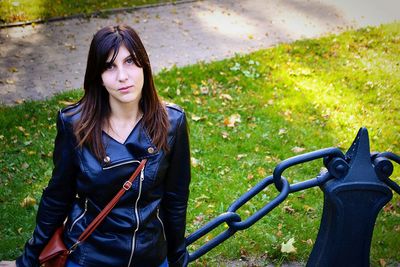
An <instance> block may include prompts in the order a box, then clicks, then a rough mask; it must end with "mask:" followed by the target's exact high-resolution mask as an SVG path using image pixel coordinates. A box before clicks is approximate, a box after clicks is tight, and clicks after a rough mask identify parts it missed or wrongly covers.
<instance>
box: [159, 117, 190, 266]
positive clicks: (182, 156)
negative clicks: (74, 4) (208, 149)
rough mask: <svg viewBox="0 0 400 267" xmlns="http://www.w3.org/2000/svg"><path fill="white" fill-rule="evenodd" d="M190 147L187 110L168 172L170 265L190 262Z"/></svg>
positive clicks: (164, 204)
mask: <svg viewBox="0 0 400 267" xmlns="http://www.w3.org/2000/svg"><path fill="white" fill-rule="evenodd" d="M189 183H190V149H189V137H188V131H187V125H186V117H185V114H184V113H183V114H182V117H181V118H180V122H179V124H178V127H177V130H176V134H175V140H174V142H173V146H172V147H171V161H170V166H169V169H168V172H167V177H166V184H165V194H164V198H163V200H162V208H163V211H164V224H165V228H166V229H165V234H166V237H167V243H168V262H169V264H170V266H186V265H187V260H188V259H187V257H188V254H187V251H186V243H185V227H186V209H187V203H188V198H189Z"/></svg>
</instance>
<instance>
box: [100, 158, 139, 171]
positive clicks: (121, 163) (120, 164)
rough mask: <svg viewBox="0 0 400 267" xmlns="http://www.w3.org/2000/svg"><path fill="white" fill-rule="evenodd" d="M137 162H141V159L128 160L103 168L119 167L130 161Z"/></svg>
mask: <svg viewBox="0 0 400 267" xmlns="http://www.w3.org/2000/svg"><path fill="white" fill-rule="evenodd" d="M135 162H136V163H140V161H138V160H128V161H124V162H120V163H116V164H114V165H110V166H106V167H103V170H109V169H112V168H115V167H119V166H122V165H126V164H130V163H135Z"/></svg>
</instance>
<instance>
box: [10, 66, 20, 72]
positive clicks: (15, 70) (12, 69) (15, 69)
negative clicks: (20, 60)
mask: <svg viewBox="0 0 400 267" xmlns="http://www.w3.org/2000/svg"><path fill="white" fill-rule="evenodd" d="M8 71H9V72H18V69H17V68H16V67H10V68H8Z"/></svg>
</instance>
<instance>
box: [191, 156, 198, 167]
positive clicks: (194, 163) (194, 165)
mask: <svg viewBox="0 0 400 267" xmlns="http://www.w3.org/2000/svg"><path fill="white" fill-rule="evenodd" d="M190 162H191V163H192V166H193V167H194V168H196V167H197V166H199V165H200V160H198V159H196V158H194V157H191V158H190Z"/></svg>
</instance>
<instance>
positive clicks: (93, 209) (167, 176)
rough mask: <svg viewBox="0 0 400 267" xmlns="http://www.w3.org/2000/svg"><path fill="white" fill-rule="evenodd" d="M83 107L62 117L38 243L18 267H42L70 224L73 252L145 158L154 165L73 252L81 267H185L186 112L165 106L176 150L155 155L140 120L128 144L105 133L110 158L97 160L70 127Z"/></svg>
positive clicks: (34, 238) (35, 236)
mask: <svg viewBox="0 0 400 267" xmlns="http://www.w3.org/2000/svg"><path fill="white" fill-rule="evenodd" d="M77 108H79V106H77V105H76V106H72V107H68V108H66V109H63V110H61V111H60V112H59V115H58V120H57V130H58V133H57V137H56V140H55V149H54V156H53V157H54V166H55V168H54V170H53V174H52V178H51V180H50V181H49V184H48V187H47V188H46V189H45V190H44V191H43V196H42V199H41V202H40V205H39V210H38V214H37V219H36V221H37V222H36V223H37V225H36V228H35V230H34V233H33V236H32V238H31V239H30V240H29V241H28V242H27V243H26V245H25V249H24V252H23V254H22V255H21V256H20V257H19V258H18V259H17V266H38V256H39V254H40V252H41V250H42V249H43V247H44V245H45V244H46V243H47V242H48V240H49V238H50V236H51V235H52V233H53V232H54V231H55V229H56V228H57V226H59V225H61V224H62V223H63V221H64V220H65V218H68V219H67V221H66V224H65V227H66V228H65V229H66V230H65V232H64V241H65V244H66V246H67V247H70V246H72V245H73V244H74V242H75V241H76V239H77V238H78V237H79V235H80V234H81V233H82V232H83V231H84V229H85V228H86V227H87V226H88V225H89V224H90V222H91V221H92V220H93V219H94V218H95V217H96V215H97V214H98V213H99V212H100V211H101V210H102V209H103V207H104V206H105V205H107V203H108V202H109V201H110V200H111V199H112V198H113V196H114V195H115V194H116V193H117V192H118V190H119V189H120V188H121V187H122V185H123V184H124V182H125V181H126V180H127V179H129V176H130V175H131V174H132V173H133V171H134V170H135V169H136V167H137V166H138V165H139V161H140V160H141V159H144V158H147V159H148V161H147V163H146V166H145V168H144V171H143V172H142V173H141V176H140V179H139V177H138V178H137V179H136V180H135V181H134V183H133V186H132V187H131V189H129V190H128V191H127V192H126V193H125V194H124V195H123V197H122V198H121V199H120V200H119V202H118V203H117V205H116V206H115V207H114V208H113V209H112V210H111V212H110V213H109V215H108V216H107V217H106V219H105V220H104V221H103V222H102V224H100V226H99V227H98V228H97V229H96V230H95V231H94V232H93V233H92V235H91V236H90V237H89V238H88V239H87V240H86V241H85V242H83V243H82V244H80V245H78V247H77V249H76V250H75V251H74V252H73V253H72V254H70V259H72V260H73V261H74V262H76V263H79V264H80V265H83V266H87V267H90V266H96V267H99V266H118V267H119V266H127V267H128V266H159V265H160V264H161V263H162V262H163V261H164V260H165V258H166V257H168V261H169V264H170V265H171V266H185V265H187V258H188V254H187V251H186V244H185V238H184V234H185V223H186V208H187V201H188V195H189V183H190V153H189V140H188V133H187V126H186V117H185V114H184V112H183V111H182V110H181V109H180V108H179V107H177V106H174V105H167V108H166V109H167V112H168V115H169V122H170V128H169V131H168V144H169V146H170V151H169V152H167V153H166V152H165V151H162V150H160V151H159V150H157V148H156V147H155V145H154V144H153V143H152V141H151V139H150V137H149V135H148V134H147V132H146V130H145V129H144V128H143V127H142V123H141V121H139V123H138V124H137V125H136V127H135V128H134V129H133V130H132V132H131V133H130V135H129V137H128V138H127V140H126V141H125V143H124V144H121V143H119V142H117V141H116V140H114V139H113V138H111V137H110V136H108V135H107V134H106V133H103V140H104V142H105V145H106V153H107V155H108V157H109V160H108V158H107V160H105V161H104V162H99V161H98V160H96V159H95V158H94V156H93V154H92V153H91V152H90V151H89V150H88V149H87V148H83V149H77V148H76V141H75V138H74V136H73V134H72V123H73V121H75V120H76V118H78V116H80V113H79V112H78V113H76V114H75V115H70V114H71V112H74V111H76V109H77Z"/></svg>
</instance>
